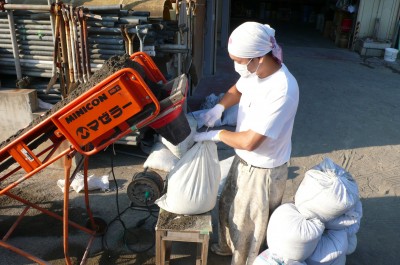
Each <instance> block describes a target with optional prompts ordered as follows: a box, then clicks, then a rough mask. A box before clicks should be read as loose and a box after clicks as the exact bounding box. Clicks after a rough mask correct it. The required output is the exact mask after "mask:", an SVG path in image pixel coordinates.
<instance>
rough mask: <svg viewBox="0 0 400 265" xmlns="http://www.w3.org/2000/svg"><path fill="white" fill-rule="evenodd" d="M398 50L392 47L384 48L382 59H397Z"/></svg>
mask: <svg viewBox="0 0 400 265" xmlns="http://www.w3.org/2000/svg"><path fill="white" fill-rule="evenodd" d="M398 53H399V50H397V49H393V48H385V57H384V60H385V61H387V62H395V61H396V59H397V54H398Z"/></svg>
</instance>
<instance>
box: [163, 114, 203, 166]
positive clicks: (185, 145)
mask: <svg viewBox="0 0 400 265" xmlns="http://www.w3.org/2000/svg"><path fill="white" fill-rule="evenodd" d="M186 118H187V120H188V122H189V126H190V130H191V131H190V134H189V135H188V136H187V137H186V138H185V140H183V141H182V142H180V143H179V144H177V145H173V144H172V143H171V142H169V141H168V140H167V139H165V138H164V137H162V136H160V142H162V143H163V144H164V145H165V146H166V147H167V148H168V149H169V150H170V151H171V152H172V153H173V154H174V155H175V156H176V157H177V158H179V159H181V158H182V156H183V155H184V154H185V153H186V152H187V150H189V149H190V148H191V147H192V146H193V145H194V140H193V135H194V133H195V132H196V129H197V121H196V119H195V118H194V117H193V115H189V114H187V115H186Z"/></svg>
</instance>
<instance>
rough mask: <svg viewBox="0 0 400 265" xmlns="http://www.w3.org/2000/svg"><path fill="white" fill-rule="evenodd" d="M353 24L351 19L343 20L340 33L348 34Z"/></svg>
mask: <svg viewBox="0 0 400 265" xmlns="http://www.w3.org/2000/svg"><path fill="white" fill-rule="evenodd" d="M352 24H353V20H352V19H351V18H344V19H343V20H342V24H341V26H340V27H341V30H342V32H349V31H350V29H351V25H352Z"/></svg>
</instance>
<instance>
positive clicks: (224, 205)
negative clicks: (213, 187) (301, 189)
mask: <svg viewBox="0 0 400 265" xmlns="http://www.w3.org/2000/svg"><path fill="white" fill-rule="evenodd" d="M287 176H288V168H287V164H284V165H282V166H279V167H276V168H272V169H264V168H256V167H253V166H251V165H245V164H244V163H242V162H241V161H240V158H239V157H238V156H235V158H234V160H233V163H232V166H231V168H230V170H229V173H228V176H227V179H226V183H225V186H224V188H223V190H222V193H221V197H220V200H219V224H218V225H219V226H218V244H219V247H220V249H222V250H227V251H231V252H232V253H233V256H232V261H231V265H244V264H247V265H252V264H253V262H254V259H255V258H256V257H257V256H258V254H259V253H260V252H261V250H264V249H260V248H261V247H265V245H266V243H265V239H266V231H267V225H268V220H269V216H270V214H271V213H272V211H273V210H275V209H276V208H277V207H278V206H279V205H280V204H281V202H282V197H283V193H284V191H285V186H286V180H287Z"/></svg>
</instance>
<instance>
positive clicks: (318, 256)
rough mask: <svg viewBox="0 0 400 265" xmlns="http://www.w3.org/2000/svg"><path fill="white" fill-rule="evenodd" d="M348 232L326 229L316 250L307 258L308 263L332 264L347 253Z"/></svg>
mask: <svg viewBox="0 0 400 265" xmlns="http://www.w3.org/2000/svg"><path fill="white" fill-rule="evenodd" d="M347 248H348V241H347V233H346V231H344V230H325V231H324V233H323V234H322V237H321V239H320V241H319V242H318V245H317V247H316V249H315V250H314V252H313V253H312V254H311V256H310V257H308V258H307V259H306V262H307V264H308V265H317V264H332V262H334V261H335V260H336V259H338V258H339V257H340V256H343V255H346V252H347Z"/></svg>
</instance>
